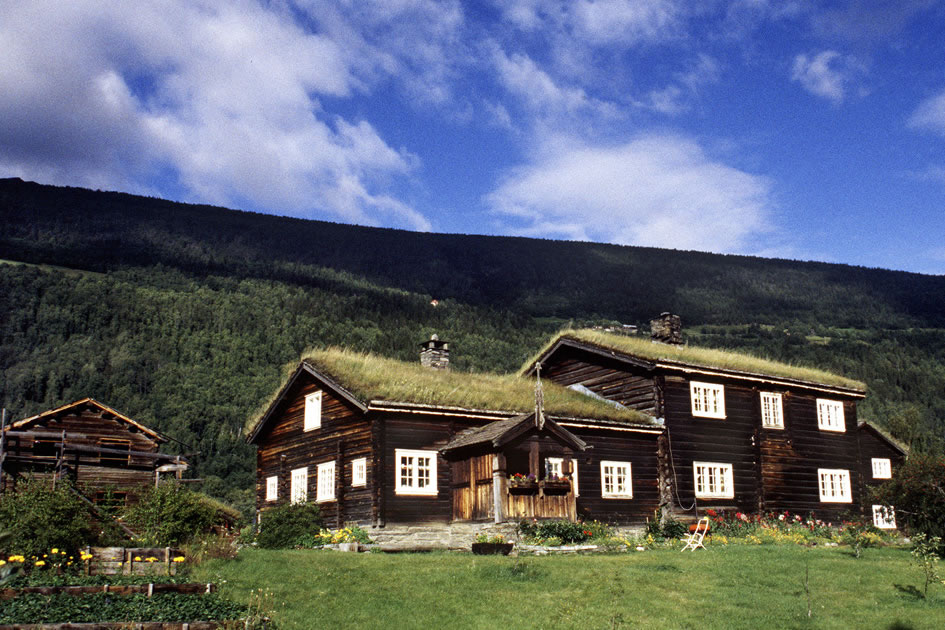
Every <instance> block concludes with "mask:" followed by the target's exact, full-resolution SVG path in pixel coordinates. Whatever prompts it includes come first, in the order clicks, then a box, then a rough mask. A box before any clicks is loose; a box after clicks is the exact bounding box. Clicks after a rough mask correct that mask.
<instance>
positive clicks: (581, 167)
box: [486, 136, 773, 253]
mask: <svg viewBox="0 0 945 630" xmlns="http://www.w3.org/2000/svg"><path fill="white" fill-rule="evenodd" d="M548 155H549V156H550V157H547V158H545V159H544V160H542V161H539V162H537V163H535V164H532V165H530V166H526V167H522V168H520V169H518V170H516V171H514V172H512V173H511V174H509V175H508V177H507V178H506V179H505V180H504V182H502V184H501V185H500V186H499V187H498V188H497V189H496V190H495V191H493V192H492V193H491V194H490V195H488V197H487V199H486V201H487V203H488V204H489V205H490V206H491V208H492V209H493V212H494V213H496V214H497V215H498V216H500V217H504V219H503V224H504V228H505V230H506V231H507V232H508V233H514V234H522V235H530V236H542V237H564V238H569V239H575V240H591V241H599V242H610V243H620V244H625V245H646V246H654V247H669V248H675V249H696V250H704V251H713V252H726V253H733V252H753V251H757V250H760V249H762V247H763V246H762V245H761V244H759V243H757V242H756V237H758V236H759V235H760V234H762V233H764V232H766V231H768V230H769V229H770V228H769V226H768V216H769V214H770V213H771V211H772V205H773V204H772V195H771V183H770V182H769V180H768V179H766V178H764V177H760V176H757V175H751V174H749V173H745V172H743V171H740V170H738V169H735V168H732V167H730V166H727V165H725V164H722V163H720V162H717V161H713V160H712V159H711V158H709V157H708V156H706V155H705V153H704V152H703V151H702V149H701V148H700V147H699V146H698V145H697V144H696V143H695V142H693V141H692V140H689V139H686V138H681V137H677V136H648V137H643V138H640V139H638V140H635V141H632V142H629V143H627V144H625V145H623V146H618V147H587V146H570V147H563V146H561V145H559V146H558V147H557V150H556V151H554V152H549V153H548Z"/></svg>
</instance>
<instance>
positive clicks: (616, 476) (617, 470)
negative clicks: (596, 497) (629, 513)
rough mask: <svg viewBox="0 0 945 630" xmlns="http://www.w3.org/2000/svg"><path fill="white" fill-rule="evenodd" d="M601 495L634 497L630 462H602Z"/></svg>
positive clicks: (610, 497) (606, 496) (614, 497)
mask: <svg viewBox="0 0 945 630" xmlns="http://www.w3.org/2000/svg"><path fill="white" fill-rule="evenodd" d="M600 495H601V496H602V497H603V498H605V499H632V498H633V479H632V477H631V475H630V462H601V463H600Z"/></svg>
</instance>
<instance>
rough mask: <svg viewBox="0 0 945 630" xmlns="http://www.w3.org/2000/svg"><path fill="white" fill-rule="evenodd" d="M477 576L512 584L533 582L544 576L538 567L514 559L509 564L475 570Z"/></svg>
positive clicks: (543, 572) (493, 565)
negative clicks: (506, 581)
mask: <svg viewBox="0 0 945 630" xmlns="http://www.w3.org/2000/svg"><path fill="white" fill-rule="evenodd" d="M477 571H478V573H479V576H480V577H482V578H484V579H489V580H508V581H512V582H534V581H537V580H539V579H541V578H542V577H544V575H545V571H544V570H543V569H541V568H540V567H538V566H536V565H534V564H532V563H529V562H526V561H525V560H522V559H515V560H513V561H512V562H509V563H502V564H491V565H487V566H484V567H479V568H478V569H477Z"/></svg>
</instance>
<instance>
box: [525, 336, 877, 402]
mask: <svg viewBox="0 0 945 630" xmlns="http://www.w3.org/2000/svg"><path fill="white" fill-rule="evenodd" d="M562 337H564V338H568V339H574V340H576V341H581V342H584V343H588V344H591V345H595V346H599V347H601V348H606V349H612V350H616V351H618V352H623V353H625V354H630V355H635V356H639V357H643V358H644V359H649V360H652V361H672V362H677V363H686V364H689V365H698V366H702V367H707V368H718V369H724V370H734V371H736V372H748V373H751V374H762V375H767V376H780V377H783V378H790V379H793V380H798V381H807V382H810V383H819V384H823V385H833V386H836V387H845V388H849V389H855V390H858V391H866V385H865V384H864V383H862V382H860V381H856V380H853V379H851V378H846V377H844V376H840V375H838V374H833V373H830V372H825V371H824V370H818V369H815V368H810V367H804V366H800V365H791V364H789V363H782V362H780V361H772V360H770V359H763V358H761V357H756V356H753V355H750V354H745V353H741V352H731V351H728V350H716V349H713V348H700V347H698V346H690V345H681V346H674V345H670V344H665V343H653V342H652V341H651V340H650V338H649V337H635V336H634V337H631V336H627V335H614V334H610V333H604V332H601V331H598V330H590V329H581V330H564V331H562V332H560V333H558V334H557V335H555V336H554V337H553V338H552V339H551V341H549V342H548V343H547V344H545V347H543V348H542V349H541V351H540V352H538V354H536V355H535V356H534V357H532V358H531V359H529V360H528V362H527V363H525V365H524V366H522V368H521V369H520V370H519V374H524V373H525V372H527V371H528V370H530V369H531V367H532V365H534V363H535V361H536V360H537V359H538V357H540V356H541V355H543V354H544V353H545V352H547V351H548V350H549V349H550V348H551V347H552V346H553V345H554V344H555V343H557V342H558V340H559V339H561V338H562Z"/></svg>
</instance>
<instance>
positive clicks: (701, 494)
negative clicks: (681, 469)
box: [692, 462, 735, 499]
mask: <svg viewBox="0 0 945 630" xmlns="http://www.w3.org/2000/svg"><path fill="white" fill-rule="evenodd" d="M692 475H693V477H694V481H695V488H696V497H697V498H699V499H733V498H735V484H734V483H733V482H732V465H731V464H717V463H714V462H693V463H692Z"/></svg>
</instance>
